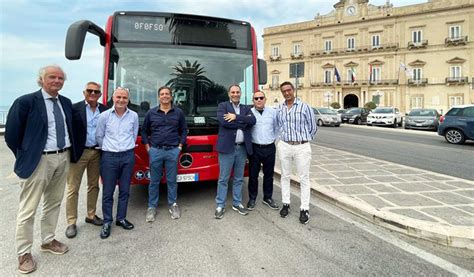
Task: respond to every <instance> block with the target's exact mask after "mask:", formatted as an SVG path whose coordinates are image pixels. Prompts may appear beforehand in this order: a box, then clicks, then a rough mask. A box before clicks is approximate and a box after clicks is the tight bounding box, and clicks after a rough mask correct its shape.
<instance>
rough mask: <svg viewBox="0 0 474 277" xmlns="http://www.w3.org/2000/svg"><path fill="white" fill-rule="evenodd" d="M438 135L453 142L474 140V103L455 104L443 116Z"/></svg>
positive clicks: (461, 142) (460, 142)
mask: <svg viewBox="0 0 474 277" xmlns="http://www.w3.org/2000/svg"><path fill="white" fill-rule="evenodd" d="M438 135H440V136H444V138H445V139H446V141H447V142H449V143H452V144H463V143H464V142H465V141H466V139H469V140H474V105H472V104H471V105H462V106H454V107H452V108H451V109H450V110H449V111H448V112H447V113H446V114H445V115H444V116H441V118H440V124H439V127H438Z"/></svg>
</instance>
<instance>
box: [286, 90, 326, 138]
mask: <svg viewBox="0 0 474 277" xmlns="http://www.w3.org/2000/svg"><path fill="white" fill-rule="evenodd" d="M277 122H278V126H279V128H280V140H282V141H299V142H301V141H311V140H313V139H314V136H315V135H316V131H317V126H316V120H315V117H314V112H313V109H312V108H311V107H310V106H309V105H308V104H306V103H303V102H302V101H301V100H300V99H299V98H296V99H295V102H294V103H293V105H292V106H291V108H290V109H288V105H287V104H286V101H285V102H284V103H283V104H281V105H280V107H279V109H278V114H277Z"/></svg>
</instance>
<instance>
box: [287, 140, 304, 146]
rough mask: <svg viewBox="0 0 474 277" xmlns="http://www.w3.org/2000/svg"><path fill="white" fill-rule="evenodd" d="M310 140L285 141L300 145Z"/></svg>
mask: <svg viewBox="0 0 474 277" xmlns="http://www.w3.org/2000/svg"><path fill="white" fill-rule="evenodd" d="M307 142H308V141H306V140H304V141H285V143H288V144H289V145H300V144H305V143H307Z"/></svg>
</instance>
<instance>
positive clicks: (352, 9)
mask: <svg viewBox="0 0 474 277" xmlns="http://www.w3.org/2000/svg"><path fill="white" fill-rule="evenodd" d="M346 13H347V14H348V15H354V14H355V13H356V8H355V7H354V6H349V7H347V9H346Z"/></svg>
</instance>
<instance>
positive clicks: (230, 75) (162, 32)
mask: <svg viewBox="0 0 474 277" xmlns="http://www.w3.org/2000/svg"><path fill="white" fill-rule="evenodd" d="M88 32H89V33H92V34H94V35H97V36H98V37H99V40H100V44H101V45H102V46H104V48H105V49H104V80H103V96H102V97H103V102H104V104H108V105H109V106H111V104H112V103H111V102H112V101H111V96H112V92H113V91H114V89H115V88H117V87H123V88H128V89H129V91H130V102H131V103H130V104H129V108H131V109H132V110H134V111H136V112H137V113H138V115H139V118H140V123H142V122H143V119H144V116H145V113H146V112H147V110H148V109H150V108H153V107H155V106H157V105H158V97H157V89H158V88H159V87H161V86H164V85H167V86H170V87H171V88H172V90H173V103H174V104H175V105H176V106H178V107H180V108H181V109H182V110H183V111H184V112H185V114H186V122H187V125H188V129H189V133H188V139H187V144H186V145H185V146H184V147H183V151H182V153H181V155H180V157H179V165H178V181H179V182H196V181H207V180H217V179H218V175H219V164H218V158H217V152H216V150H215V145H216V140H217V132H218V121H217V115H216V113H217V105H218V103H219V102H222V101H226V100H228V96H227V87H228V86H229V85H230V84H239V85H240V87H241V88H242V98H241V102H242V103H244V104H251V103H252V101H251V100H252V93H253V92H254V91H255V90H257V89H258V85H259V84H265V83H266V78H267V77H266V76H267V67H266V63H265V61H263V60H261V59H258V58H257V43H256V35H255V30H254V29H253V27H252V26H251V25H250V24H249V23H248V22H244V21H238V20H230V19H222V18H214V17H207V16H197V15H185V14H172V13H154V12H122V11H121V12H116V13H114V14H113V15H112V16H110V17H109V19H108V21H107V24H106V27H105V31H104V30H103V29H102V28H101V27H99V26H97V25H96V24H94V23H92V22H90V21H88V20H82V21H78V22H75V23H74V24H72V25H71V26H70V27H69V29H68V32H67V37H66V47H65V54H66V58H67V59H69V60H77V59H80V58H81V54H82V49H83V44H84V40H85V36H86V34H87V33H88ZM137 145H138V146H137V148H136V151H135V158H136V165H135V169H134V170H135V171H134V177H133V180H132V183H134V184H148V183H149V181H150V180H149V178H150V173H149V164H148V155H147V153H146V151H145V148H144V146H143V145H142V143H141V139H140V137H139V138H138V139H137Z"/></svg>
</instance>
